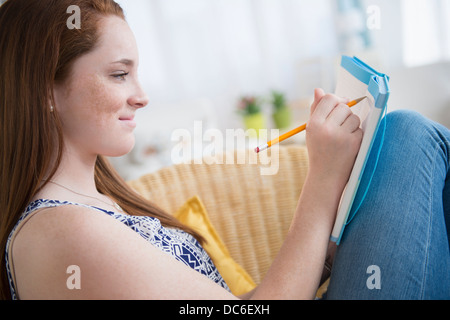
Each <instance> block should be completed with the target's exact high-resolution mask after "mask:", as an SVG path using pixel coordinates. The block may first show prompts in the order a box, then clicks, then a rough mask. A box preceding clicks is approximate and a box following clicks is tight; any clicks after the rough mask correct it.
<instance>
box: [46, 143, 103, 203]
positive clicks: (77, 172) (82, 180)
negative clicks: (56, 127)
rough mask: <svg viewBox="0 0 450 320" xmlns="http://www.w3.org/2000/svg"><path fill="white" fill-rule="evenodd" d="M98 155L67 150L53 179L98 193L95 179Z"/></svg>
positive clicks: (90, 192)
mask: <svg viewBox="0 0 450 320" xmlns="http://www.w3.org/2000/svg"><path fill="white" fill-rule="evenodd" d="M96 161H97V156H84V157H82V156H80V155H79V154H77V153H75V152H71V151H70V150H67V149H66V150H65V151H64V152H63V156H62V159H61V163H60V165H59V167H58V170H57V171H56V173H55V175H54V176H53V177H52V178H51V180H52V181H54V182H56V183H59V184H61V185H64V186H65V187H68V188H70V189H72V190H74V191H78V192H82V193H84V194H87V195H93V196H95V195H98V194H99V192H98V191H97V188H96V185H95V179H94V172H95V162H96Z"/></svg>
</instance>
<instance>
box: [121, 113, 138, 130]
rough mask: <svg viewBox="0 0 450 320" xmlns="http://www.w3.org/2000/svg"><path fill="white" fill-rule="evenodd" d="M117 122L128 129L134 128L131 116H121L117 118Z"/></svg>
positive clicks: (134, 124) (134, 122)
mask: <svg viewBox="0 0 450 320" xmlns="http://www.w3.org/2000/svg"><path fill="white" fill-rule="evenodd" d="M119 121H120V122H121V123H123V124H125V125H127V126H129V127H132V128H134V127H136V121H134V115H131V116H122V117H120V118H119Z"/></svg>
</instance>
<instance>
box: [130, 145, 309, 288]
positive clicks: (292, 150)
mask: <svg viewBox="0 0 450 320" xmlns="http://www.w3.org/2000/svg"><path fill="white" fill-rule="evenodd" d="M269 152H270V150H269ZM274 152H275V151H273V153H272V155H271V157H272V161H278V163H277V169H278V170H277V173H276V174H262V171H261V168H262V166H263V164H261V161H260V159H259V158H258V156H257V155H256V154H254V153H253V152H249V153H247V154H246V156H247V159H246V161H245V163H243V164H238V163H241V162H242V161H241V162H238V161H237V159H238V157H239V153H238V152H236V153H234V160H236V161H235V162H234V163H232V164H229V162H226V163H224V164H207V163H211V162H207V161H204V162H203V163H201V164H196V163H190V164H177V165H173V166H170V167H166V168H163V169H161V170H159V171H157V172H155V173H151V174H147V175H144V176H142V177H141V178H139V179H137V180H133V181H130V182H129V184H130V185H131V186H132V187H133V188H134V189H135V190H136V191H138V192H139V193H141V194H142V195H144V196H145V197H146V198H148V199H150V200H151V201H153V202H154V203H156V204H158V205H159V206H160V207H161V208H163V209H165V210H166V211H167V212H170V213H175V212H177V210H179V208H180V207H182V206H183V204H184V203H185V202H186V201H187V200H188V199H190V198H191V197H194V196H198V197H199V198H200V199H201V201H202V203H203V205H204V208H205V209H206V211H207V214H208V216H209V219H210V222H211V224H212V225H213V226H214V228H215V230H216V232H217V234H218V236H219V237H220V239H221V240H222V241H223V243H224V244H225V246H226V248H227V250H228V251H229V254H230V255H231V257H232V258H233V259H234V260H235V261H236V262H237V264H239V265H240V266H241V267H242V268H243V269H245V271H246V272H247V273H248V274H249V275H250V277H251V278H252V280H253V281H254V283H255V284H258V283H259V282H260V281H261V280H262V278H263V277H264V274H265V273H266V272H267V270H268V268H269V266H270V265H271V263H272V260H273V259H274V257H275V255H276V254H277V252H278V251H279V248H280V247H281V245H282V243H283V240H284V237H285V235H286V232H287V230H288V228H289V225H290V222H291V219H292V215H293V213H294V211H295V208H296V205H297V202H298V198H299V195H300V192H301V189H302V186H303V183H304V180H305V178H306V174H307V170H308V155H307V150H306V148H305V147H303V146H298V145H295V146H294V145H287V146H279V147H278V148H277V150H276V152H277V153H276V157H274V156H275V153H274ZM252 157H255V158H252ZM241 159H242V158H241ZM265 165H267V162H265ZM219 271H220V269H219Z"/></svg>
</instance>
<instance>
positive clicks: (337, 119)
mask: <svg viewBox="0 0 450 320" xmlns="http://www.w3.org/2000/svg"><path fill="white" fill-rule="evenodd" d="M352 114H353V113H352V111H351V110H350V108H349V107H348V106H347V105H346V104H344V103H339V104H338V105H337V106H336V107H335V108H334V109H333V110H332V111H331V112H330V114H329V115H328V117H327V120H328V121H330V122H331V123H333V124H335V125H337V126H341V125H342V124H343V123H344V122H345V120H347V118H348V117H350V116H351V115H352Z"/></svg>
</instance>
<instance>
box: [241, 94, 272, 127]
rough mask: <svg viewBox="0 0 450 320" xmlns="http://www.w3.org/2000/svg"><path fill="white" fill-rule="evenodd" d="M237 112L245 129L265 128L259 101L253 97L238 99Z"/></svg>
mask: <svg viewBox="0 0 450 320" xmlns="http://www.w3.org/2000/svg"><path fill="white" fill-rule="evenodd" d="M238 111H239V113H240V114H241V115H242V116H243V119H244V125H245V127H246V129H254V130H256V134H258V132H259V130H260V129H265V128H266V122H265V118H264V114H263V113H262V110H261V101H260V100H259V99H258V98H256V97H253V96H244V97H242V98H241V99H240V101H239V105H238Z"/></svg>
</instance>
